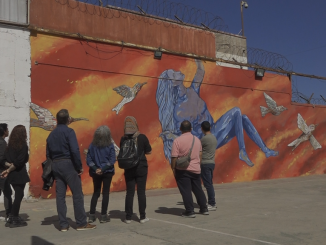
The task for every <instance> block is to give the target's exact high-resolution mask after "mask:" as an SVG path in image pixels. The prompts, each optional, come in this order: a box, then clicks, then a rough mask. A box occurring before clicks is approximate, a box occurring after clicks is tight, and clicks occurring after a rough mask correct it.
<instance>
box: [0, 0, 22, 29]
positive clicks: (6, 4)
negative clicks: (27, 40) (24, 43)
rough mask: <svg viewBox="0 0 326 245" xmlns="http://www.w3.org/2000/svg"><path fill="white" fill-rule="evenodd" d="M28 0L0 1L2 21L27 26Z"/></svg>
mask: <svg viewBox="0 0 326 245" xmlns="http://www.w3.org/2000/svg"><path fill="white" fill-rule="evenodd" d="M27 4H28V1H27V0H0V20H5V21H11V22H17V23H22V24H26V23H27V9H28V8H27Z"/></svg>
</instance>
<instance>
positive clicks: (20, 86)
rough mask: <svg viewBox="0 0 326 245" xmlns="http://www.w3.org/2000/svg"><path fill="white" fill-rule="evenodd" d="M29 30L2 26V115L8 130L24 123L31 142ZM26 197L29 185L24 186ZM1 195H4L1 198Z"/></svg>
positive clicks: (0, 90) (0, 52)
mask: <svg viewBox="0 0 326 245" xmlns="http://www.w3.org/2000/svg"><path fill="white" fill-rule="evenodd" d="M29 36H30V33H29V31H28V30H23V29H19V28H14V27H13V26H10V27H6V26H1V25H0V43H1V45H0V54H1V55H0V118H1V122H2V123H8V125H9V131H10V130H12V129H13V127H14V126H16V125H18V124H22V125H24V126H25V127H26V129H27V133H28V141H29V121H30V112H29V103H30V101H31V78H30V73H31V70H30V69H31V46H30V38H29ZM25 191H26V193H25V194H26V196H27V194H28V188H26V189H25ZM1 198H2V197H1Z"/></svg>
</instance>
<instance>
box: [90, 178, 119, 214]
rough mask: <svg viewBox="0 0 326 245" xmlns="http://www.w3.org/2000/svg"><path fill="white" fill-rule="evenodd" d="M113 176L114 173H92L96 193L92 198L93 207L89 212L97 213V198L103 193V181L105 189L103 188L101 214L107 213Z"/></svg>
mask: <svg viewBox="0 0 326 245" xmlns="http://www.w3.org/2000/svg"><path fill="white" fill-rule="evenodd" d="M112 176H113V173H105V174H102V175H98V174H95V173H92V175H91V177H92V178H93V185H94V193H93V196H92V200H91V209H90V212H89V213H90V214H95V211H96V204H97V200H98V198H99V197H100V195H101V188H102V183H103V190H102V196H103V198H102V209H101V214H102V215H104V214H107V212H108V206H109V195H110V186H111V181H112Z"/></svg>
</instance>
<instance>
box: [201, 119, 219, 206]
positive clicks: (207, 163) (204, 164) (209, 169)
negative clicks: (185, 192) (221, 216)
mask: <svg viewBox="0 0 326 245" xmlns="http://www.w3.org/2000/svg"><path fill="white" fill-rule="evenodd" d="M201 130H202V132H203V134H204V136H203V137H202V138H201V145H202V148H203V157H202V160H201V165H200V166H201V179H202V180H203V183H204V186H205V188H206V190H207V196H208V205H207V208H208V210H209V211H215V210H216V202H215V190H214V186H213V173H214V168H215V151H216V147H217V140H216V137H215V136H214V135H212V134H211V125H210V123H209V122H208V121H204V122H202V124H201Z"/></svg>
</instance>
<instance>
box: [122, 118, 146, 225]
mask: <svg viewBox="0 0 326 245" xmlns="http://www.w3.org/2000/svg"><path fill="white" fill-rule="evenodd" d="M126 139H133V140H135V141H136V145H137V154H138V156H139V163H138V164H137V166H135V167H133V168H130V169H125V173H124V175H125V180H126V187H127V195H126V201H125V212H126V219H125V223H127V224H130V222H131V217H132V215H133V202H134V195H135V186H136V185H137V195H138V206H139V214H140V223H141V224H144V223H146V222H148V221H149V219H148V218H147V217H146V212H145V210H146V193H145V191H146V181H147V173H148V164H147V159H146V156H145V155H149V154H151V152H152V147H151V145H150V144H149V140H148V138H147V137H146V135H144V134H141V133H140V132H139V129H138V124H137V121H136V119H135V118H134V117H130V116H128V117H126V119H125V125H124V136H123V137H122V138H121V140H120V148H121V145H122V143H123V142H124V141H125V140H126Z"/></svg>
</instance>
